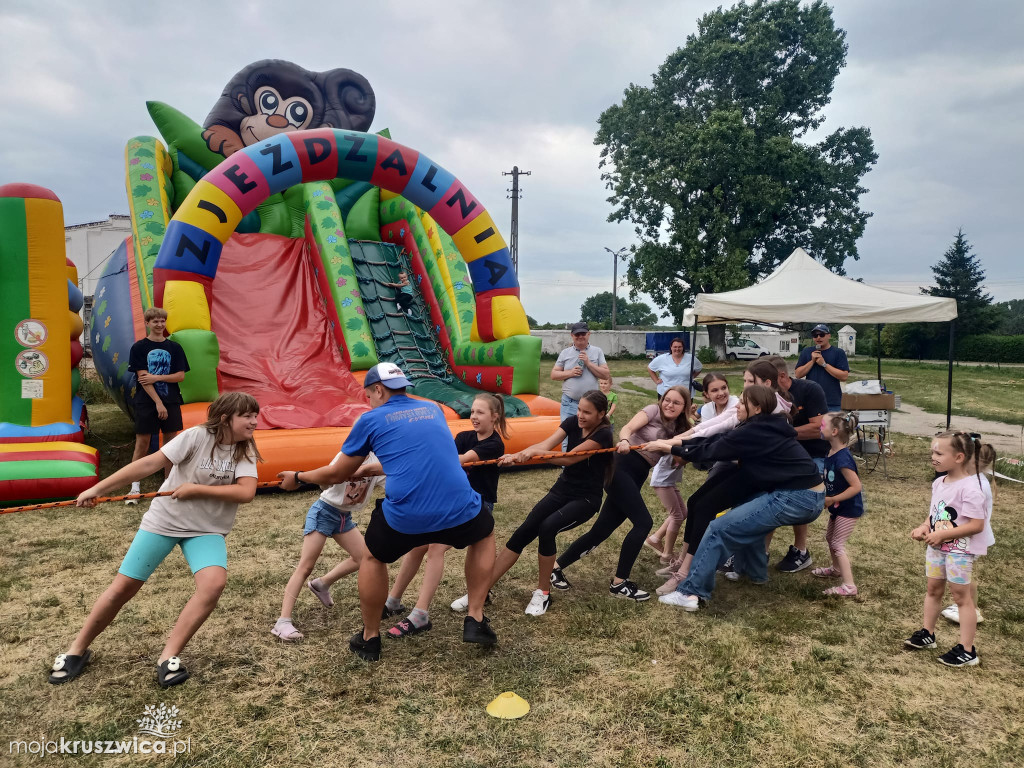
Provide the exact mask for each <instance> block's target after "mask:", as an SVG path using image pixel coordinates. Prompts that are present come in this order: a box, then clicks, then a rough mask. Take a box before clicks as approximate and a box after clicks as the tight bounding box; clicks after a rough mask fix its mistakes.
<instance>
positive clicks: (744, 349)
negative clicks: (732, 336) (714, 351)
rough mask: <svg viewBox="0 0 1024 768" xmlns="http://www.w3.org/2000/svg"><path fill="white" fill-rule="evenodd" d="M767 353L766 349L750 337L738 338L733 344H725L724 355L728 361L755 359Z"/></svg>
mask: <svg viewBox="0 0 1024 768" xmlns="http://www.w3.org/2000/svg"><path fill="white" fill-rule="evenodd" d="M767 354H768V350H767V349H765V348H764V347H762V346H759V345H758V343H757V342H756V341H751V340H750V339H740V340H739V343H738V344H736V345H735V346H733V345H726V347H725V357H726V359H727V360H729V361H733V360H756V359H757V358H759V357H764V356H765V355H767Z"/></svg>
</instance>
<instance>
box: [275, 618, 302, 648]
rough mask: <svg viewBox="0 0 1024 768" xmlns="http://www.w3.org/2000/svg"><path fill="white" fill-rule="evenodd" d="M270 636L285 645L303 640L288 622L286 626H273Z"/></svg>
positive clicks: (300, 634) (299, 633)
mask: <svg viewBox="0 0 1024 768" xmlns="http://www.w3.org/2000/svg"><path fill="white" fill-rule="evenodd" d="M270 634H272V635H274V636H276V637H279V638H281V639H282V640H284V641H285V642H286V643H293V642H295V641H296V640H301V639H302V638H303V634H302V633H301V632H299V630H297V629H296V628H295V625H294V624H292V623H291V622H290V621H289V622H288V623H287V624H275V625H274V628H273V629H272V630H270Z"/></svg>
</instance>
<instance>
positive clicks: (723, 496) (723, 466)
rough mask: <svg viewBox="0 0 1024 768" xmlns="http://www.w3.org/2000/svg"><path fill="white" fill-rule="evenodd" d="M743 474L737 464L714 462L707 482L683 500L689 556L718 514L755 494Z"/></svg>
mask: <svg viewBox="0 0 1024 768" xmlns="http://www.w3.org/2000/svg"><path fill="white" fill-rule="evenodd" d="M758 492H759V491H758V490H757V488H755V487H753V486H752V484H751V483H750V479H749V478H748V476H747V475H746V473H745V472H744V471H743V470H742V469H740V468H739V466H738V465H736V464H732V463H729V462H718V463H717V464H715V466H714V467H712V468H711V471H710V472H709V473H708V479H707V480H705V481H704V484H703V485H702V486H701V487H700V488H698V489H697V490H696V491H695V492H694V493H693V495H692V496H690V498H689V499H687V501H686V508H687V510H688V514H687V516H686V527H685V528H684V529H683V541H685V542H686V543H687V544H688V545H689V546H688V547H687V550H686V551H687V552H688V553H689V554H691V555H692V554H693V553H695V552H696V551H697V547H698V546H699V545H700V540H701V539H703V538H704V532H705V531H706V530H707V529H708V526H709V525H711V522H712V521H713V520H714V519H715V518H716V517H717V516H718V514H719V513H720V512H724V511H725V510H727V509H732V508H733V507H738V506H739V505H740V504H743V503H744V502H747V501H750V499H752V498H754V496H756V495H757V494H758Z"/></svg>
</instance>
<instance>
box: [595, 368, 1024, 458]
mask: <svg viewBox="0 0 1024 768" xmlns="http://www.w3.org/2000/svg"><path fill="white" fill-rule="evenodd" d="M626 382H628V383H630V384H635V385H637V386H639V387H643V388H644V389H649V390H650V391H651V392H652V393H653V392H654V382H653V381H651V380H650V378H649V377H647V376H622V377H619V378H616V380H615V383H616V385H619V384H623V383H626ZM620 391H621V390H620ZM626 391H628V390H626ZM950 426H951V427H952V428H953V429H963V430H966V431H968V432H978V433H980V434H981V436H982V439H984V441H985V442H986V443H991V444H992V445H993V447H994V448H995V449H996V450H997V451H998V452H999V453H1000V454H1005V453H1012V454H1015V455H1017V456H1022V455H1024V427H1020V426H1016V425H1014V424H1004V423H1003V422H1001V421H989V420H988V419H976V418H974V417H973V416H956V415H954V416H953V419H952V421H951V422H950ZM945 428H946V414H944V413H928V412H927V411H925V410H924V409H922V408H918V407H917V406H916V405H911V404H910V403H907V402H904V403H903V404H902V406H901V407H900V410H898V411H893V412H892V431H893V432H899V433H901V434H904V435H912V436H914V437H932V436H934V435H935V433H936V432H940V431H942V430H943V429H945Z"/></svg>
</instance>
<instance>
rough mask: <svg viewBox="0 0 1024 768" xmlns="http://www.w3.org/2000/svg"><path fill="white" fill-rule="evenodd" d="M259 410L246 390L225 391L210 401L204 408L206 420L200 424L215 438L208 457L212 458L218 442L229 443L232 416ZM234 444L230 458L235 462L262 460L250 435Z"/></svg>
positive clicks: (254, 399)
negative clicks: (208, 405)
mask: <svg viewBox="0 0 1024 768" xmlns="http://www.w3.org/2000/svg"><path fill="white" fill-rule="evenodd" d="M259 412H260V404H259V403H258V402H257V401H256V398H255V397H253V396H252V395H250V394H248V393H246V392H225V393H224V394H223V395H221V396H220V397H218V398H217V399H216V400H214V401H213V402H212V403H210V407H209V408H207V409H206V421H204V422H203V423H202V424H201V425H200V426H202V427H203V429H205V430H206V431H207V432H209V433H210V434H211V435H216V438H217V439H216V442H215V443H214V446H213V448H211V449H210V458H211V459H212V458H213V451H214V450H216V446H217V445H218V444H220V445H227V444H230V443H231V418H232V417H233V416H242V415H244V414H246V413H259ZM234 445H235V450H234V453H232V455H231V458H232V459H233V460H234V461H235V463H238V462H239V461H241V460H242V459H245V458H248V459H249V460H251V461H263V457H262V456H260V451H259V448H257V447H256V441H255V440H254V439H253V438H251V437H250V438H249V439H248V440H243V441H242V442H240V443H235V444H234Z"/></svg>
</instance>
